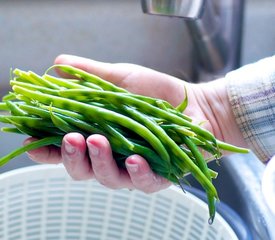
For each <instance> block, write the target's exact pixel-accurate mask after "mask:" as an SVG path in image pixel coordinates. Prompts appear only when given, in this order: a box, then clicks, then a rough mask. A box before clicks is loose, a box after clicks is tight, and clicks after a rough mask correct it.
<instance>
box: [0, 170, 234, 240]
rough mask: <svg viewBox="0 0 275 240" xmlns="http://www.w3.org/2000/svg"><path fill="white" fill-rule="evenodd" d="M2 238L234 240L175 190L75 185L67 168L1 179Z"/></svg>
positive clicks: (218, 218) (204, 208)
mask: <svg viewBox="0 0 275 240" xmlns="http://www.w3.org/2000/svg"><path fill="white" fill-rule="evenodd" d="M0 239H4V240H15V239H20V240H25V239H26V240H43V239H47V240H50V239H52V240H63V239H66V240H67V239H73V240H77V239H85V240H86V239H87V240H88V239H91V240H107V239H108V240H109V239H110V240H116V239H118V240H123V239H127V240H142V239H144V240H149V239H151V240H155V239H156V240H160V239H164V240H169V239H171V240H183V239H188V240H204V239H208V240H215V239H220V240H221V239H224V240H228V239H230V240H234V239H238V238H237V236H236V234H235V233H234V231H233V230H232V228H231V227H230V226H229V225H228V223H227V222H226V221H225V220H224V219H223V218H222V217H221V216H220V215H219V214H217V216H216V217H215V220H214V223H213V224H212V225H209V224H208V208H207V205H206V204H205V203H204V202H203V201H201V200H200V199H198V198H197V197H195V196H194V195H192V194H190V193H183V192H182V190H181V189H178V188H176V187H171V188H169V189H166V190H163V191H160V192H158V193H154V194H144V193H142V192H140V191H129V190H126V189H123V190H110V189H107V188H105V187H103V186H102V185H100V184H98V183H97V182H96V181H94V180H90V181H73V180H71V179H70V177H69V176H68V175H67V173H66V171H65V170H64V168H63V167H62V166H52V165H51V166H49V165H36V166H32V167H26V168H22V169H18V170H13V171H10V172H7V173H4V174H2V175H0Z"/></svg>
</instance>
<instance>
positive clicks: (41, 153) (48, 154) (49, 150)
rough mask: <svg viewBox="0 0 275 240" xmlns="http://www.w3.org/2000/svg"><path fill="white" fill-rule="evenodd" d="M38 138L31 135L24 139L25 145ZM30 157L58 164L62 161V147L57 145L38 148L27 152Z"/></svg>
mask: <svg viewBox="0 0 275 240" xmlns="http://www.w3.org/2000/svg"><path fill="white" fill-rule="evenodd" d="M35 140H37V139H36V138H33V137H30V138H27V139H26V140H25V141H24V145H26V144H28V143H30V142H33V141H35ZM27 155H28V157H29V158H30V159H31V160H33V161H34V162H37V163H48V164H58V163H61V162H62V160H61V153H60V149H59V148H58V147H55V146H47V147H41V148H37V149H34V150H31V151H28V152H27Z"/></svg>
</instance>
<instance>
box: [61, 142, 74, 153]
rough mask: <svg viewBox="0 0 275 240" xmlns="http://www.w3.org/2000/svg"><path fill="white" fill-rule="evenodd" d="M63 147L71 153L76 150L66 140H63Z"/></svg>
mask: <svg viewBox="0 0 275 240" xmlns="http://www.w3.org/2000/svg"><path fill="white" fill-rule="evenodd" d="M64 148H65V151H66V153H67V154H73V153H75V152H76V148H75V147H74V146H73V145H72V144H70V143H69V142H67V141H65V144H64Z"/></svg>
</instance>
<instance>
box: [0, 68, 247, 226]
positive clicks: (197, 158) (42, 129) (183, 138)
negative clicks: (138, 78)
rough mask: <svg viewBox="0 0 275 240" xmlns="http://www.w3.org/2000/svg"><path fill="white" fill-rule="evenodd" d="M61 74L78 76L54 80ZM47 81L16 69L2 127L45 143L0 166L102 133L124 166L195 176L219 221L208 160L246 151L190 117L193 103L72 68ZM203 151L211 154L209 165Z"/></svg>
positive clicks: (174, 178) (29, 146)
mask: <svg viewBox="0 0 275 240" xmlns="http://www.w3.org/2000/svg"><path fill="white" fill-rule="evenodd" d="M52 68H58V69H59V70H61V71H63V72H64V73H67V74H69V75H71V76H72V79H63V78H61V77H56V76H54V75H50V74H49V70H50V69H52ZM50 69H49V70H48V71H46V73H45V74H44V75H43V76H40V75H38V74H36V73H34V72H32V71H28V72H26V71H22V70H19V69H15V70H14V71H13V72H12V74H11V75H12V77H11V80H10V84H11V86H12V91H11V92H9V93H8V94H7V95H6V96H4V97H3V100H2V102H1V103H0V110H2V111H4V112H5V113H4V114H2V115H0V121H1V122H3V123H7V124H11V125H12V126H10V127H3V128H2V129H1V130H2V131H3V132H13V133H20V134H26V135H30V136H33V137H36V138H38V139H39V140H37V141H35V142H32V143H29V144H27V145H25V146H22V147H20V148H18V149H16V150H14V151H13V152H11V153H9V154H7V155H6V156H4V157H2V158H1V159H0V166H1V165H4V164H5V163H7V162H8V161H9V160H11V159H12V158H15V157H16V156H18V155H19V154H22V153H24V152H26V151H29V150H32V149H36V148H39V147H42V146H47V145H51V144H53V145H56V146H60V145H61V141H62V138H63V136H64V135H65V134H66V133H69V132H79V133H81V134H83V135H84V136H85V137H88V136H89V135H91V134H95V133H97V134H102V135H104V136H106V137H107V138H108V140H109V141H110V144H111V147H112V150H113V155H114V158H115V159H116V161H117V164H118V166H120V167H121V168H124V167H125V165H124V162H125V159H126V157H127V156H129V155H131V154H139V155H142V156H143V157H144V158H145V159H147V160H148V163H149V165H150V167H151V168H152V170H153V171H154V172H155V173H157V174H159V175H161V176H163V177H165V178H166V179H168V180H170V181H171V182H173V183H175V184H178V183H179V180H180V179H182V178H183V177H184V176H185V175H187V174H189V173H191V174H192V175H193V176H194V177H195V178H196V180H197V181H198V182H199V183H200V184H201V185H202V187H203V188H204V189H205V191H206V194H207V197H208V206H209V215H210V218H209V219H210V222H212V221H213V218H214V216H215V202H216V200H217V199H218V194H217V191H216V189H215V186H214V185H213V183H212V179H213V178H215V177H216V176H217V173H216V172H214V171H212V170H211V169H209V168H208V166H207V162H208V161H209V160H212V159H218V158H220V157H221V156H222V151H223V150H226V151H231V152H237V153H247V152H248V150H247V149H243V148H239V147H236V146H233V145H230V144H227V143H224V142H221V141H219V140H217V139H216V138H215V136H214V135H213V134H212V133H210V132H209V131H207V130H205V129H203V128H202V127H201V126H200V125H197V124H194V123H193V122H192V119H191V118H190V117H188V116H186V115H185V114H184V113H183V112H184V109H185V108H186V106H187V104H188V101H187V98H185V99H184V101H183V102H182V103H181V104H180V105H179V106H178V107H176V108H175V107H173V106H171V105H170V104H169V103H168V102H166V101H164V100H161V99H155V98H150V97H145V96H141V95H136V94H132V93H130V92H128V91H126V90H125V89H122V88H119V87H117V86H115V85H113V84H112V83H110V82H107V81H105V80H103V79H101V78H99V77H97V76H95V75H92V74H90V73H87V72H85V71H82V70H80V69H77V68H74V67H72V66H67V65H54V66H52V67H51V68H50ZM203 152H208V155H210V157H208V159H205V158H204V156H205V155H204V154H203Z"/></svg>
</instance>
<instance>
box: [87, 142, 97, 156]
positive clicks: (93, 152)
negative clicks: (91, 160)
mask: <svg viewBox="0 0 275 240" xmlns="http://www.w3.org/2000/svg"><path fill="white" fill-rule="evenodd" d="M87 145H88V149H89V154H90V155H92V156H98V155H99V148H98V147H97V146H95V145H94V144H92V143H89V142H88V143H87Z"/></svg>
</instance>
